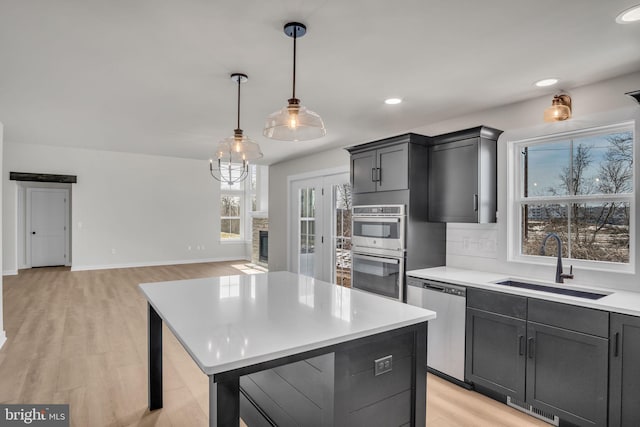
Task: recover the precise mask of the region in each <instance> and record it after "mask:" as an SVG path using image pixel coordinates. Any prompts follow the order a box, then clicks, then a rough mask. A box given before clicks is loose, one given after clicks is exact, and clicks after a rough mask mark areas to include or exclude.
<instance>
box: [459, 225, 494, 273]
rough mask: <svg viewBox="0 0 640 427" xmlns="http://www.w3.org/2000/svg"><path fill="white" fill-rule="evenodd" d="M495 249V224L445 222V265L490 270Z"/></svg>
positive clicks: (492, 267) (492, 265)
mask: <svg viewBox="0 0 640 427" xmlns="http://www.w3.org/2000/svg"><path fill="white" fill-rule="evenodd" d="M497 251H498V227H497V224H461V223H448V224H447V266H449V267H459V268H469V269H476V270H484V271H491V270H492V269H494V268H496V267H497Z"/></svg>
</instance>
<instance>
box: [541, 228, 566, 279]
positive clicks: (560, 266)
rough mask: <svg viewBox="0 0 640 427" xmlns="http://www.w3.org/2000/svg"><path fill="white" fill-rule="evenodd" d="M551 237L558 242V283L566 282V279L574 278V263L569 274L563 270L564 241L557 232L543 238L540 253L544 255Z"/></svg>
mask: <svg viewBox="0 0 640 427" xmlns="http://www.w3.org/2000/svg"><path fill="white" fill-rule="evenodd" d="M549 237H553V238H554V239H556V242H558V263H557V264H556V283H564V279H573V265H572V266H571V268H570V269H569V274H564V273H563V272H562V242H561V241H560V237H558V235H557V234H556V233H549V234H547V235H546V236H545V237H544V239H542V246H540V255H543V256H544V248H545V246H546V245H547V239H549Z"/></svg>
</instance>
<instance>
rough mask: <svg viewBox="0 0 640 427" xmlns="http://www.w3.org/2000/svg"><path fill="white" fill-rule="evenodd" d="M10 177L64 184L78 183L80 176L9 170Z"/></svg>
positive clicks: (13, 179) (11, 178)
mask: <svg viewBox="0 0 640 427" xmlns="http://www.w3.org/2000/svg"><path fill="white" fill-rule="evenodd" d="M9 179H10V180H11V181H32V182H59V183H64V184H76V183H77V182H78V177H77V176H75V175H54V174H50V173H28V172H9Z"/></svg>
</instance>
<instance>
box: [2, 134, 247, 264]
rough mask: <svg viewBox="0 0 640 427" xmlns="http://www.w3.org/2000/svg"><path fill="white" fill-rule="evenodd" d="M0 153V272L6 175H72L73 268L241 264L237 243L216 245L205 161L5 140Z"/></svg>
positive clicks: (214, 204)
mask: <svg viewBox="0 0 640 427" xmlns="http://www.w3.org/2000/svg"><path fill="white" fill-rule="evenodd" d="M3 153H4V158H3V164H4V171H5V172H6V173H5V174H4V175H3V187H4V194H3V197H2V199H3V202H4V206H3V214H4V218H3V222H2V224H3V234H2V241H3V246H4V255H3V271H4V272H5V273H9V274H11V273H15V271H16V270H17V268H18V257H17V240H18V239H17V231H16V230H17V215H16V214H17V197H18V196H17V194H18V191H17V188H18V185H17V183H16V182H15V181H9V172H10V171H13V172H34V173H37V172H39V173H53V174H67V175H77V177H78V183H77V184H73V185H72V194H73V196H72V197H73V204H72V208H71V224H72V226H71V227H72V233H71V234H72V238H71V243H72V251H73V259H72V269H73V270H83V269H94V268H113V267H127V266H141V265H162V264H173V263H185V262H199V261H212V260H228V259H244V258H246V249H245V244H244V242H242V243H235V244H224V245H223V244H220V242H219V235H220V220H219V216H220V208H219V184H218V182H217V181H214V180H213V179H212V178H211V176H210V175H209V170H208V164H207V162H206V161H197V160H189V159H179V158H171V157H162V156H150V155H141V154H131V153H118V152H109V151H96V150H82V149H76V148H63V147H49V146H43V145H31V144H16V143H12V142H6V143H5V145H4V150H3ZM188 246H191V250H190V251H189V250H188V249H187V247H188ZM198 246H200V248H201V249H200V250H198V249H197V247H198Z"/></svg>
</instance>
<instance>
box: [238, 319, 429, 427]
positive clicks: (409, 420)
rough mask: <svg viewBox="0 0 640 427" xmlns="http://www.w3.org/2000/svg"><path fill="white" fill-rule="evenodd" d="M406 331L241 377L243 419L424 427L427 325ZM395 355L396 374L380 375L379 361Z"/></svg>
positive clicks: (319, 426) (324, 426) (317, 425)
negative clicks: (377, 365)
mask: <svg viewBox="0 0 640 427" xmlns="http://www.w3.org/2000/svg"><path fill="white" fill-rule="evenodd" d="M403 331H404V332H402V333H389V334H387V335H386V338H383V339H381V338H378V339H366V340H361V341H359V342H358V341H356V342H355V344H354V345H353V346H349V347H348V348H345V349H337V350H336V351H335V352H333V353H328V354H323V355H321V356H317V357H314V358H312V359H307V360H303V361H298V362H295V363H291V364H288V365H283V366H279V367H277V368H273V369H267V370H264V371H261V372H257V373H253V374H250V375H246V376H243V377H241V378H240V388H241V400H240V416H241V418H242V419H243V420H244V421H245V422H246V423H247V425H248V426H249V427H256V426H257V427H262V426H264V427H267V426H272V425H277V426H281V427H288V426H305V427H328V426H373V425H381V426H382V425H384V426H404V425H408V426H419V427H424V426H425V417H424V414H425V410H426V407H425V405H426V403H425V402H426V374H427V370H426V325H423V326H421V327H419V328H415V327H414V328H410V329H408V330H403ZM423 350H424V353H423ZM421 354H424V355H425V356H424V357H423V356H421ZM389 355H391V356H392V359H393V361H392V369H391V371H390V372H387V373H384V374H380V375H375V370H374V367H375V366H374V365H375V363H374V361H375V360H377V359H380V358H382V357H385V356H389Z"/></svg>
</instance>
